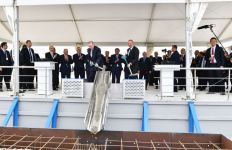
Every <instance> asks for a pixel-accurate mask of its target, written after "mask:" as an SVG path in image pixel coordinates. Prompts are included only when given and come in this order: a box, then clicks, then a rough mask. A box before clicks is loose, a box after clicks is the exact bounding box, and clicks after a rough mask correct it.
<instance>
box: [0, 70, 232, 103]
mask: <svg viewBox="0 0 232 150" xmlns="http://www.w3.org/2000/svg"><path fill="white" fill-rule="evenodd" d="M0 68H1V69H2V70H4V69H5V68H12V73H11V74H9V75H2V74H0V76H11V77H12V80H11V81H10V82H5V83H10V84H11V85H13V86H12V87H13V90H14V95H16V96H17V95H18V94H19V93H18V92H20V91H23V90H31V89H28V88H25V87H24V86H22V84H28V83H29V84H30V83H31V82H28V80H22V78H24V79H27V77H33V78H34V82H33V83H31V84H33V86H35V87H36V88H37V87H38V81H36V78H38V76H37V74H33V75H27V74H21V72H20V73H19V74H18V78H19V80H18V82H17V80H16V77H15V74H14V71H15V69H18V70H20V71H22V70H24V69H28V68H31V69H35V68H37V69H45V76H43V77H44V78H45V82H44V83H42V84H45V85H47V81H48V79H49V78H48V76H47V71H48V70H51V69H52V68H51V67H43V66H41V67H34V66H0ZM35 70H36V69H35ZM35 70H34V71H35ZM187 70H191V75H192V76H191V77H188V78H187V77H186V72H187ZM210 70H218V71H221V73H222V74H223V73H224V76H223V75H222V76H220V77H212V76H211V77H209V76H207V73H208V72H209V71H210ZM231 71H232V68H226V67H225V68H180V71H175V72H177V74H175V77H174V78H175V79H176V80H177V81H178V80H179V81H181V80H184V82H182V83H184V84H180V82H179V83H178V84H176V85H174V86H176V87H177V88H179V87H184V88H185V89H186V88H187V87H186V84H185V83H186V81H187V80H188V79H190V80H191V81H192V82H191V88H193V94H195V97H196V95H197V94H199V93H202V91H205V90H207V89H208V88H210V87H212V86H214V87H222V88H225V86H226V87H227V88H226V89H225V92H224V93H225V94H226V96H227V100H229V99H230V90H232V89H230V88H231V81H232V79H231ZM158 72H159V71H158ZM183 73H184V74H183ZM199 73H200V74H199ZM122 77H123V75H122ZM152 78H154V79H160V76H155V77H154V76H153V77H152ZM211 79H215V80H216V82H215V83H214V84H209V81H210V80H211ZM49 80H50V79H49ZM201 80H205V81H204V84H202V83H199V81H200V82H201ZM217 82H220V84H218V83H217ZM60 83H61V82H60ZM16 84H18V85H21V86H19V91H15V90H16V89H15V88H14V87H15V86H16ZM170 85H171V84H170ZM2 86H3V82H2ZM158 86H159V87H160V83H159V85H158ZM198 86H202V87H204V88H205V89H202V90H201V91H200V90H198V88H197V87H198ZM36 88H35V89H34V90H38V89H36ZM40 90H44V91H45V94H44V95H45V96H47V95H48V94H47V91H48V89H47V86H45V88H44V89H40ZM182 94H183V92H182Z"/></svg>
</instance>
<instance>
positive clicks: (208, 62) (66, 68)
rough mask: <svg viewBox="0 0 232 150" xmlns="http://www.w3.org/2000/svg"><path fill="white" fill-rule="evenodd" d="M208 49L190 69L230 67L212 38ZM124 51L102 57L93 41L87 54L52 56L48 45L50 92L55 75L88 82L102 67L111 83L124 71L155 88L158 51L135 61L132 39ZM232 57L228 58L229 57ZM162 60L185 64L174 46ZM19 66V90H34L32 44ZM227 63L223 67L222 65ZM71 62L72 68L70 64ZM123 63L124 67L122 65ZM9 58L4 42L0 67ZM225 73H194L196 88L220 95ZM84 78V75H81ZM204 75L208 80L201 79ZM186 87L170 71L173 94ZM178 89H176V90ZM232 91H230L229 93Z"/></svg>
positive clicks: (0, 75)
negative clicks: (108, 73)
mask: <svg viewBox="0 0 232 150" xmlns="http://www.w3.org/2000/svg"><path fill="white" fill-rule="evenodd" d="M210 45H211V47H210V48H208V49H207V50H206V52H205V53H202V52H198V53H197V54H196V57H195V59H193V63H192V66H191V67H209V68H210V67H214V68H222V67H226V66H229V67H231V66H232V65H231V64H232V59H229V60H226V58H225V52H224V51H223V49H222V48H221V47H220V46H219V45H217V40H216V38H211V39H210ZM128 47H129V48H128V49H127V51H126V54H125V55H124V56H123V55H121V54H120V49H119V48H116V49H115V53H114V54H113V55H111V56H110V55H109V51H106V53H105V56H103V55H102V54H101V49H100V48H99V47H98V46H96V45H95V43H94V42H93V41H90V42H88V49H87V54H86V55H85V54H83V53H82V50H81V47H76V54H74V55H73V56H71V55H69V54H68V49H64V51H63V54H62V55H59V54H58V53H56V49H55V47H54V46H52V45H51V46H49V52H47V53H46V54H45V58H46V59H47V60H49V61H53V62H55V70H53V89H54V90H57V89H58V87H59V72H61V77H62V78H70V76H71V71H72V70H73V71H74V76H75V78H82V79H85V78H87V81H88V82H93V81H94V78H95V74H96V71H99V70H102V69H103V65H105V66H106V68H105V69H106V71H111V73H112V83H120V79H121V72H122V70H124V73H125V79H137V78H139V79H142V78H144V79H145V80H146V88H147V86H148V83H149V84H150V85H153V84H155V88H158V84H159V78H160V72H159V71H155V70H154V69H153V66H154V65H160V64H161V62H162V58H161V57H159V56H158V52H155V53H154V57H152V56H150V57H148V56H147V52H143V54H142V55H143V56H142V57H141V58H140V59H139V49H138V48H137V47H136V46H135V44H134V41H133V40H128ZM231 56H232V55H231ZM164 58H165V61H170V62H171V63H173V64H178V65H181V67H186V63H185V59H186V58H185V49H184V48H182V49H181V53H179V52H178V51H177V45H172V48H171V52H170V54H168V55H167V56H166V57H164ZM229 58H231V57H229ZM19 60H20V66H27V67H21V68H20V88H21V89H34V77H35V76H36V71H35V69H34V68H33V66H34V62H35V61H39V60H40V57H39V56H38V54H36V53H35V52H34V50H33V48H32V42H31V41H30V40H27V41H26V44H25V45H24V46H23V47H22V49H21V51H20V56H19ZM226 62H227V65H225V64H226ZM73 63H74V68H73V69H72V67H71V64H73ZM122 64H124V68H123V65H122ZM12 65H13V59H12V56H11V54H10V52H9V51H8V50H7V43H6V42H2V43H1V49H0V66H12ZM11 73H12V68H5V67H0V91H2V80H3V79H4V81H5V83H6V88H7V90H11V87H10V81H11ZM224 73H225V70H220V69H218V70H213V69H212V70H209V71H197V76H198V77H199V81H198V84H199V85H198V89H200V90H204V89H205V88H206V84H207V83H209V93H215V92H220V93H221V94H224V92H225V87H224V86H223V84H224V81H225V80H222V79H223V78H224V77H225V75H224ZM85 75H86V76H85ZM203 76H207V77H208V79H204V78H202V77H203ZM185 84H186V72H185V70H181V71H175V72H174V91H175V92H177V91H178V90H182V89H184V88H185ZM178 87H179V88H178ZM231 92H232V90H231Z"/></svg>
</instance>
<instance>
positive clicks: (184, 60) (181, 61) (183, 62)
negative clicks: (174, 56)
mask: <svg viewBox="0 0 232 150" xmlns="http://www.w3.org/2000/svg"><path fill="white" fill-rule="evenodd" d="M181 57H183V56H181V55H180V64H181V67H185V66H186V59H185V58H186V55H184V57H183V59H181Z"/></svg>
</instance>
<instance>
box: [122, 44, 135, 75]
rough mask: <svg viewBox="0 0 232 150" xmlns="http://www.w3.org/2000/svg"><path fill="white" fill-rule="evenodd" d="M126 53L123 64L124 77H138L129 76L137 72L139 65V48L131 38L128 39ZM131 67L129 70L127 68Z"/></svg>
mask: <svg viewBox="0 0 232 150" xmlns="http://www.w3.org/2000/svg"><path fill="white" fill-rule="evenodd" d="M128 46H129V48H128V49H127V54H126V61H127V64H126V65H125V68H124V71H125V79H129V78H130V79H138V76H137V75H136V76H130V75H131V73H132V74H136V73H138V67H139V49H138V48H137V47H136V46H135V45H134V41H133V40H128ZM129 68H130V69H131V72H130V70H129Z"/></svg>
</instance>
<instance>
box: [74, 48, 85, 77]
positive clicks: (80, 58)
mask: <svg viewBox="0 0 232 150" xmlns="http://www.w3.org/2000/svg"><path fill="white" fill-rule="evenodd" d="M76 51H77V53H76V54H74V55H73V62H74V75H75V78H81V79H84V78H85V66H84V64H85V62H86V57H85V55H84V54H82V53H81V47H77V48H76Z"/></svg>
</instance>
